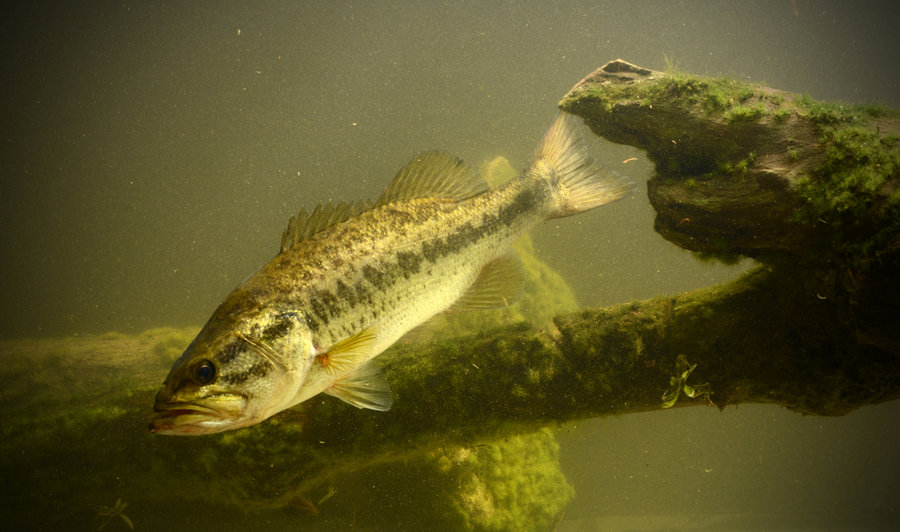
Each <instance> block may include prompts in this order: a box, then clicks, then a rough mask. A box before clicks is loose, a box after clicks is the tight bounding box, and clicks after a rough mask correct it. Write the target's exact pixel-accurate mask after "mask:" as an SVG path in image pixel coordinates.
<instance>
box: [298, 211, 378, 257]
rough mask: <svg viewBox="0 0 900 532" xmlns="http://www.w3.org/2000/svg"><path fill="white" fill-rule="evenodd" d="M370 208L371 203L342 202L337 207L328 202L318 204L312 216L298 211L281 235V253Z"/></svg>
mask: <svg viewBox="0 0 900 532" xmlns="http://www.w3.org/2000/svg"><path fill="white" fill-rule="evenodd" d="M371 207H372V203H371V202H369V201H366V200H364V201H356V202H347V201H342V202H340V203H338V204H337V205H335V204H334V203H331V202H330V201H329V202H327V203H324V204H323V203H320V204H318V205H316V208H315V209H313V212H312V214H308V213H307V212H306V209H300V212H299V213H298V214H297V216H291V220H290V221H289V222H288V226H287V228H286V229H285V230H284V233H282V234H281V251H282V252H284V251H286V250H288V249H290V248H292V247H294V246H295V245H297V243H298V242H302V241H304V240H306V239H307V238H309V237H311V236H312V235H314V234H316V233H318V232H319V231H322V230H324V229H327V228H329V227H331V226H333V225H335V224H339V223H341V222H343V221H344V220H347V219H349V218H352V217H354V216H356V215H358V214H360V213H361V212H363V211H366V210H368V209H370V208H371Z"/></svg>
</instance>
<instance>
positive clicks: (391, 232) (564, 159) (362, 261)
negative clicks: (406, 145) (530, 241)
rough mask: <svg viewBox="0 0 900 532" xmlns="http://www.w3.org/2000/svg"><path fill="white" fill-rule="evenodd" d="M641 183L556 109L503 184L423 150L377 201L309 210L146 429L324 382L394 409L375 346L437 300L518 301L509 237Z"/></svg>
mask: <svg viewBox="0 0 900 532" xmlns="http://www.w3.org/2000/svg"><path fill="white" fill-rule="evenodd" d="M632 188H633V186H632V184H631V183H630V182H628V181H627V180H625V179H624V178H621V177H619V176H617V175H615V174H612V173H610V172H608V171H606V170H604V169H603V167H601V166H600V165H599V164H597V163H595V162H594V161H593V159H592V158H591V156H590V155H589V153H588V151H587V150H586V149H585V147H584V145H583V142H582V138H581V126H580V124H578V123H577V121H576V119H575V118H574V117H572V116H571V115H567V114H565V113H560V114H559V116H558V117H557V118H556V120H555V122H554V123H553V125H552V126H551V128H550V129H549V131H548V132H547V133H546V135H545V136H544V138H543V140H542V141H541V143H540V145H539V147H538V149H537V151H536V153H535V155H534V158H533V160H532V161H531V163H530V164H529V166H528V167H527V168H526V170H525V172H524V173H523V174H522V175H521V176H519V177H517V178H515V179H513V180H511V181H509V182H507V183H506V184H504V185H502V186H500V187H498V188H496V189H494V190H490V189H489V187H488V186H487V184H486V183H485V182H484V181H483V180H481V179H480V178H479V177H478V176H477V175H475V174H474V173H472V172H470V171H469V170H468V169H467V168H466V166H465V165H464V164H463V163H462V161H460V160H459V159H457V158H455V157H452V156H450V155H447V154H445V153H442V152H425V153H422V154H420V155H419V156H417V157H416V158H414V159H413V160H412V161H411V162H410V163H409V164H407V165H406V166H405V167H404V168H403V169H402V170H400V172H398V174H397V175H396V177H395V178H394V180H393V181H392V182H391V184H390V185H389V186H388V187H387V189H386V190H385V192H384V193H383V194H382V196H381V198H379V199H378V201H377V202H376V203H375V204H374V206H369V205H367V204H362V203H356V204H350V203H342V204H339V205H331V204H327V205H325V206H319V207H317V208H316V209H315V210H314V211H313V212H312V213H311V214H308V213H307V212H306V211H300V214H299V215H298V216H296V217H294V218H292V219H291V221H290V223H289V225H288V228H287V230H285V232H284V234H283V236H282V241H281V252H280V253H279V254H278V255H277V256H276V257H275V258H274V259H272V260H271V261H270V262H268V263H267V264H265V265H264V266H263V267H262V268H260V269H259V270H258V271H257V272H256V273H255V274H253V275H252V276H250V277H249V278H248V279H247V280H245V281H244V282H243V283H242V284H241V285H240V286H238V287H237V288H236V289H235V290H234V291H233V292H232V293H231V294H230V295H229V296H228V297H227V298H226V299H225V301H224V302H223V303H222V304H221V305H220V306H219V308H218V309H216V311H215V313H214V314H213V315H212V317H211V318H210V319H209V321H208V322H207V323H206V325H205V326H204V327H203V329H202V330H201V331H200V333H199V334H198V335H197V337H196V338H195V339H194V341H193V342H191V344H190V345H189V346H188V348H187V349H186V350H185V352H184V354H182V355H181V357H180V358H179V359H178V360H177V361H176V362H175V364H174V365H173V367H172V369H171V371H170V372H169V375H168V377H166V380H165V382H164V383H163V387H162V389H161V390H160V391H159V393H158V394H157V396H156V402H155V405H154V412H155V413H154V419H153V421H152V422H151V424H150V429H151V430H152V431H153V432H155V433H158V434H208V433H214V432H221V431H225V430H231V429H237V428H240V427H246V426H250V425H254V424H256V423H259V422H261V421H263V420H265V419H266V418H268V417H270V416H272V415H273V414H275V413H277V412H280V411H282V410H284V409H286V408H290V407H292V406H294V405H296V404H298V403H300V402H302V401H304V400H306V399H309V398H310V397H313V396H315V395H317V394H319V393H322V392H324V393H326V394H329V395H332V396H335V397H337V398H339V399H342V400H344V401H346V402H348V403H350V404H351V405H354V406H356V407H359V408H370V409H373V410H388V409H389V408H390V406H391V403H392V396H391V390H390V387H389V385H388V383H387V382H386V380H385V378H384V377H383V374H382V373H381V371H380V369H379V367H378V366H377V365H376V364H375V363H374V362H373V361H372V360H371V359H372V358H374V357H375V356H377V355H379V354H380V353H381V352H383V351H384V350H385V349H387V348H388V347H389V346H390V345H391V344H393V343H394V342H395V341H396V340H397V339H399V338H400V337H401V336H403V334H405V333H406V332H408V331H409V330H411V329H413V328H415V327H417V326H418V325H420V324H422V323H423V322H425V321H426V320H428V319H429V318H431V317H433V316H435V315H436V314H438V313H441V312H444V311H448V310H470V309H485V308H496V307H502V306H505V305H509V304H512V303H513V302H515V301H516V299H518V297H519V296H520V295H521V292H522V285H523V281H524V277H523V270H522V266H521V263H520V262H519V260H518V257H517V256H516V255H515V254H514V252H513V251H512V250H510V248H509V246H510V244H512V243H513V242H514V241H515V240H516V239H517V238H519V237H520V236H521V235H522V234H523V233H524V232H525V231H527V230H528V229H529V228H530V227H532V226H533V225H535V224H537V223H538V222H541V221H543V220H547V219H550V218H558V217H563V216H569V215H573V214H577V213H579V212H584V211H587V210H589V209H593V208H595V207H598V206H600V205H604V204H606V203H609V202H611V201H614V200H616V199H619V198H621V197H623V196H625V195H626V194H628V193H629V192H630V191H631V190H632Z"/></svg>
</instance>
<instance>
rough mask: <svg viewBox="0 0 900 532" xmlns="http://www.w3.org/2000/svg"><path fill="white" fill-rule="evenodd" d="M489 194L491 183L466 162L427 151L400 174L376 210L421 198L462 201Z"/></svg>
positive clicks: (447, 155)
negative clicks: (486, 181)
mask: <svg viewBox="0 0 900 532" xmlns="http://www.w3.org/2000/svg"><path fill="white" fill-rule="evenodd" d="M488 190H489V187H488V185H487V183H485V181H484V180H483V179H481V178H480V177H479V176H478V174H476V173H474V172H472V171H471V170H469V168H468V167H466V165H465V164H464V163H463V162H462V160H460V159H458V158H456V157H454V156H452V155H450V154H448V153H444V152H441V151H426V152H422V153H420V154H419V155H416V156H415V157H414V158H413V160H412V161H410V162H409V163H408V164H407V165H406V166H404V167H403V168H402V169H401V170H400V171H399V172H397V175H396V176H394V180H393V181H391V184H390V185H388V187H387V189H385V191H384V193H383V194H382V195H381V197H380V198H378V202H377V203H376V204H375V206H376V207H377V206H381V205H386V204H388V203H393V202H395V201H407V200H412V199H417V198H435V199H449V200H453V201H460V200H464V199H466V198H471V197H472V196H477V195H478V194H481V193H483V192H487V191H488Z"/></svg>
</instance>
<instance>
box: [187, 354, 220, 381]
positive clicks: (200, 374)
mask: <svg viewBox="0 0 900 532" xmlns="http://www.w3.org/2000/svg"><path fill="white" fill-rule="evenodd" d="M215 378H216V367H215V366H214V365H213V363H212V362H210V361H209V360H206V359H203V360H201V361H199V362H197V363H196V364H194V367H193V368H192V369H191V379H193V380H194V382H196V383H197V384H200V385H203V384H209V383H211V382H212V381H213V379H215Z"/></svg>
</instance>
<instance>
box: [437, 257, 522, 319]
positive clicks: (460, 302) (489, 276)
mask: <svg viewBox="0 0 900 532" xmlns="http://www.w3.org/2000/svg"><path fill="white" fill-rule="evenodd" d="M524 289H525V268H524V267H522V260H521V259H520V258H519V255H517V254H516V252H515V251H512V250H510V251H508V252H506V253H504V254H503V255H500V256H499V257H497V258H496V259H494V260H492V261H491V262H489V263H487V264H485V266H484V268H482V269H481V273H479V274H478V277H477V278H476V279H475V282H474V283H472V286H470V287H469V290H468V291H466V293H465V294H463V295H462V297H460V298H459V299H457V300H456V302H455V303H453V304H452V305H451V306H450V308H448V309H447V311H449V312H456V311H461V310H489V309H495V308H503V307H508V306H510V305H512V304H513V303H515V302H517V301H518V300H519V299H521V298H522V293H523V291H524Z"/></svg>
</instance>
